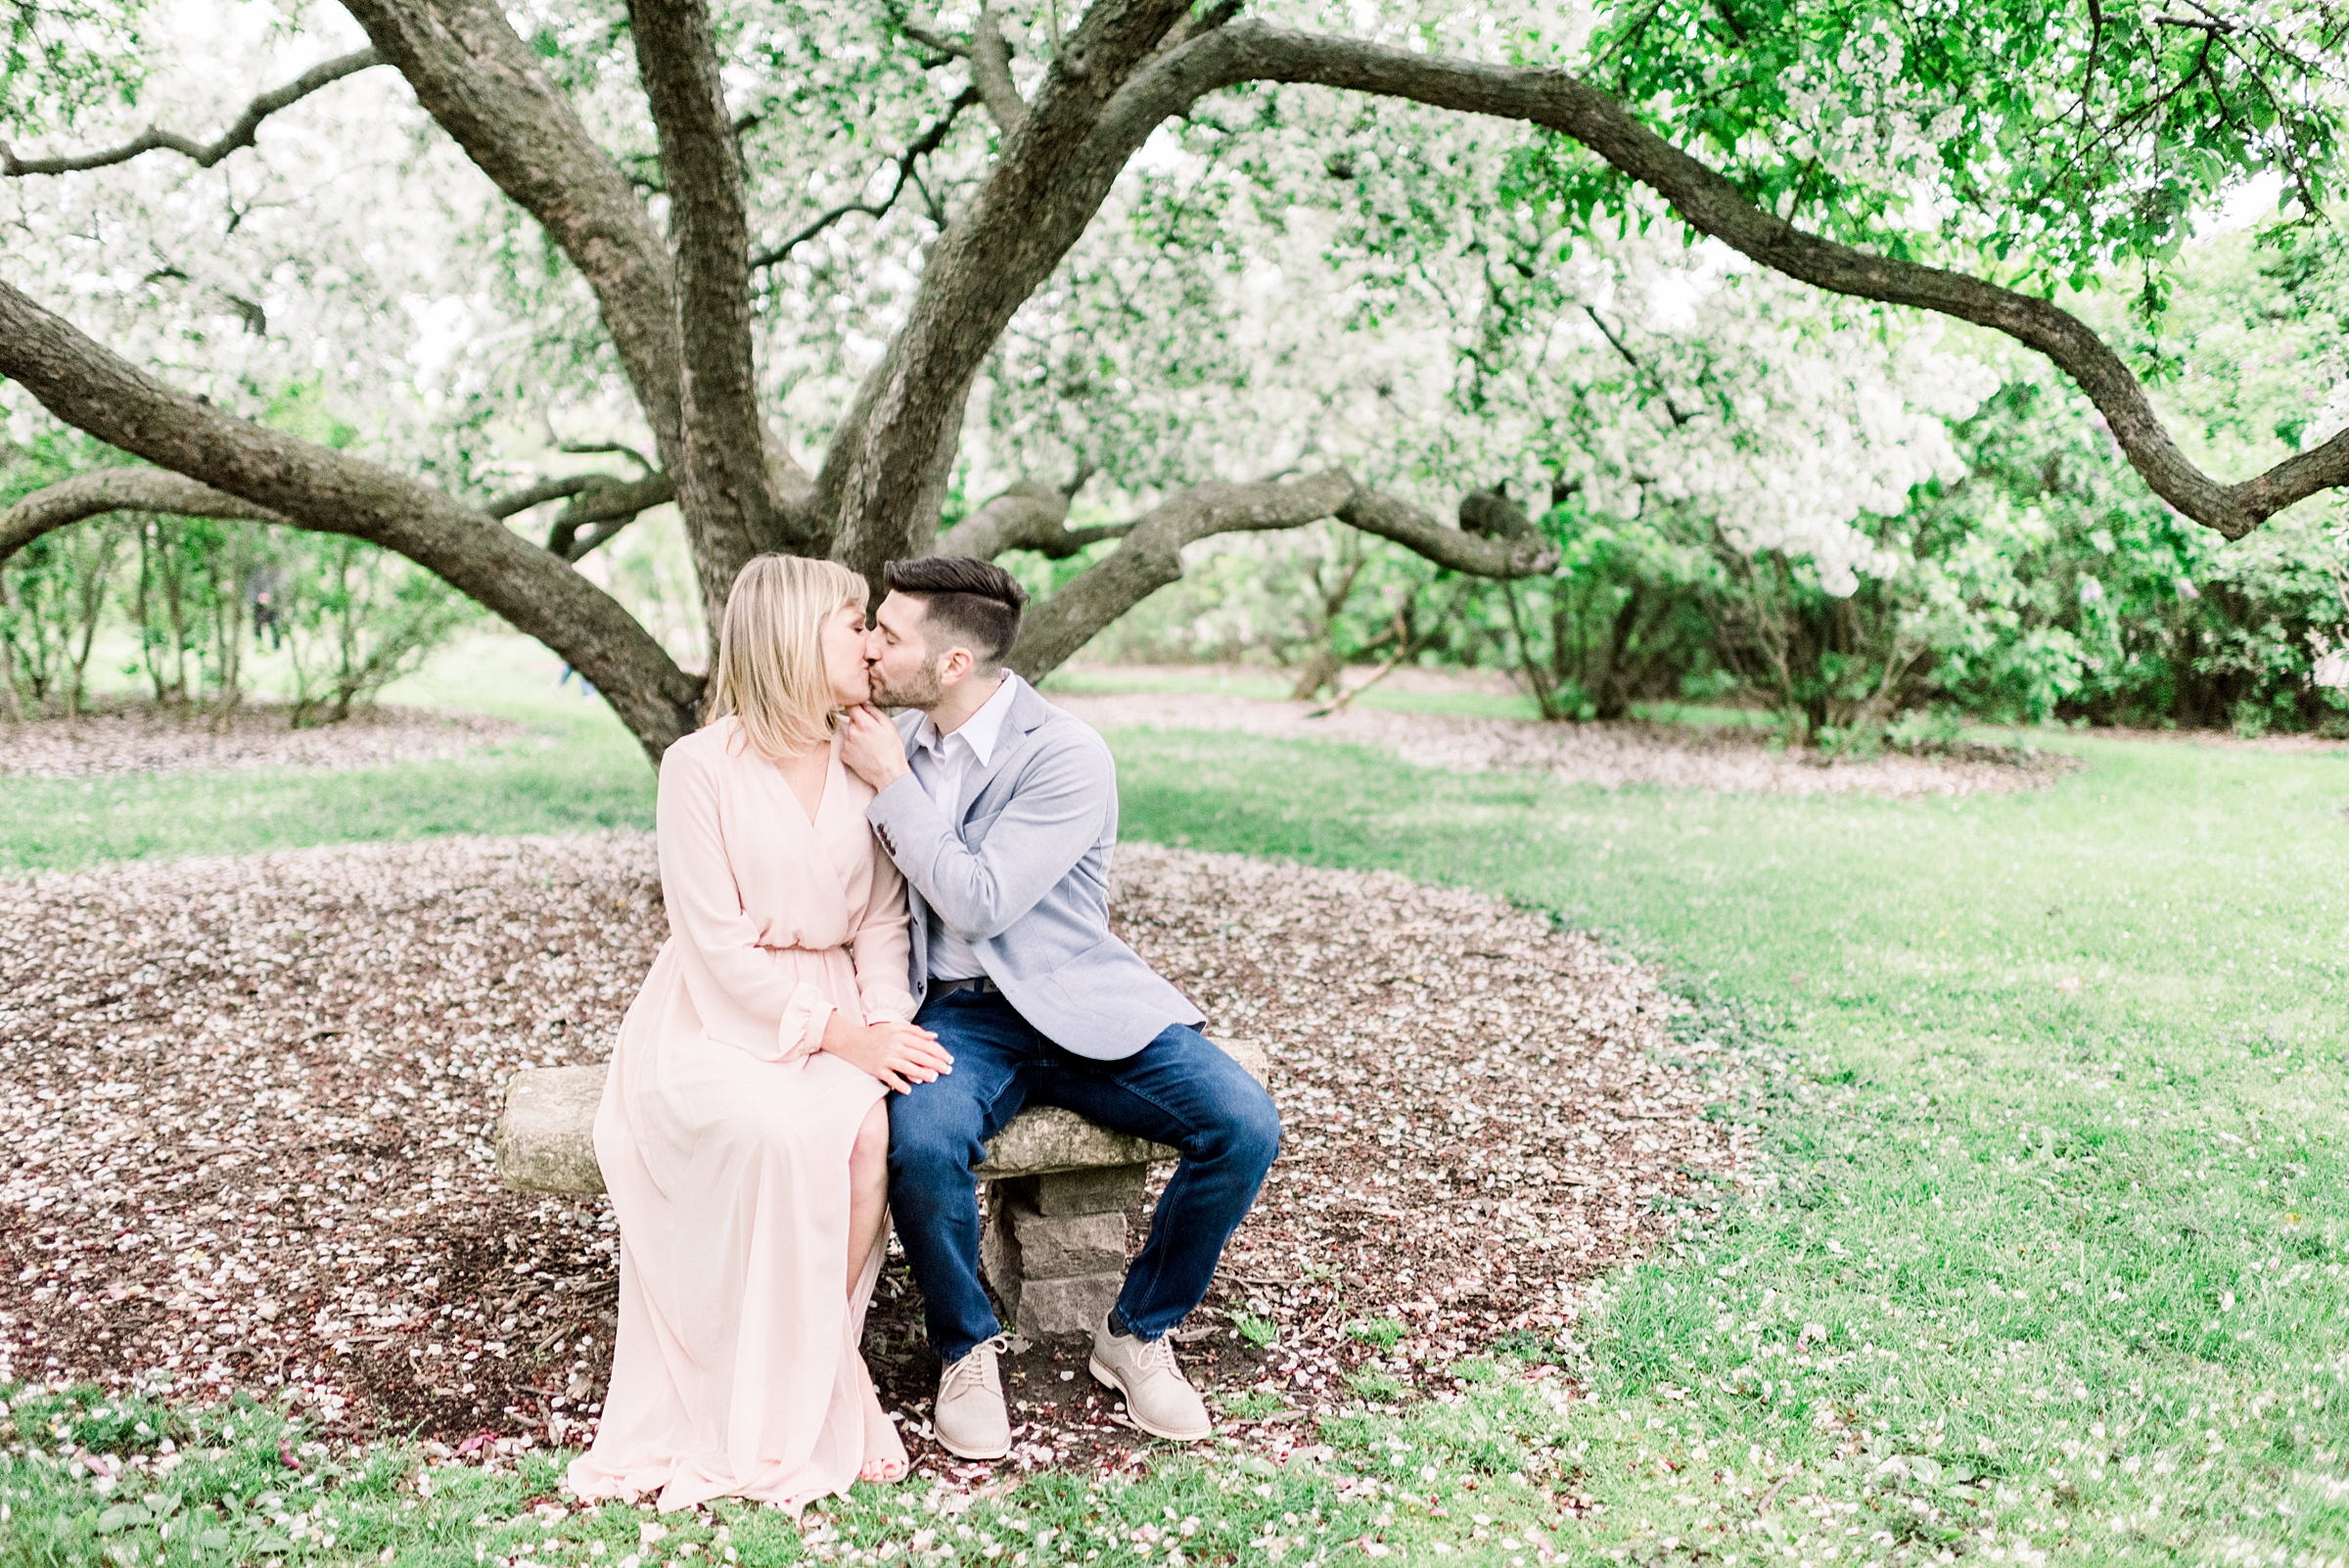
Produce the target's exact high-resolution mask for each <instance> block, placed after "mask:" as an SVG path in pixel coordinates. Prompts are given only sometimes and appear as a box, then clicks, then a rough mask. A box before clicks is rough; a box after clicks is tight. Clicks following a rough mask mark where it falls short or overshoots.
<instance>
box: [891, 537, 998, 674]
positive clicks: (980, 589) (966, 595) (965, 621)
mask: <svg viewBox="0 0 2349 1568" xmlns="http://www.w3.org/2000/svg"><path fill="white" fill-rule="evenodd" d="M881 580H882V581H883V582H885V583H887V584H888V585H889V591H890V592H892V593H901V594H903V595H905V597H906V598H908V599H919V600H921V601H922V603H923V606H924V609H923V612H922V614H923V623H924V625H925V626H935V627H937V628H938V630H939V632H940V633H941V635H939V636H936V637H933V636H931V635H929V633H928V632H927V631H925V632H924V634H923V641H924V642H925V643H926V644H928V646H929V648H930V650H931V651H932V653H934V654H937V653H943V652H944V651H945V650H946V648H948V647H950V646H952V645H953V644H955V643H961V644H962V645H963V646H964V647H966V648H968V649H970V650H971V657H972V658H974V659H976V660H977V661H978V662H979V666H980V668H981V669H993V668H994V667H995V666H997V665H999V664H1001V663H1002V662H1003V656H1004V655H1005V654H1007V653H1009V652H1011V642H1012V639H1013V638H1014V637H1017V636H1018V635H1019V634H1020V606H1021V605H1023V604H1026V603H1027V602H1028V595H1027V594H1025V593H1023V592H1022V591H1021V590H1020V585H1019V584H1018V583H1017V582H1015V581H1013V580H1012V576H1011V574H1010V573H1008V572H1006V571H1004V570H1003V569H1002V568H1001V567H999V566H997V565H995V564H994V563H993V562H992V561H975V560H972V559H971V558H970V557H968V556H958V555H926V556H923V557H921V558H920V559H919V560H914V561H892V562H890V563H889V564H888V565H887V566H885V567H883V568H882V569H881Z"/></svg>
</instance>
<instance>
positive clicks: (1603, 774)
mask: <svg viewBox="0 0 2349 1568" xmlns="http://www.w3.org/2000/svg"><path fill="white" fill-rule="evenodd" d="M1052 701H1053V702H1055V703H1057V704H1058V705H1059V706H1061V707H1063V708H1066V709H1067V710H1069V711H1070V712H1071V713H1073V714H1075V715H1078V716H1079V717H1081V718H1082V719H1083V720H1084V721H1085V722H1086V723H1088V724H1091V725H1092V726H1094V727H1095V728H1096V729H1116V728H1119V727H1121V726H1128V725H1130V726H1136V727H1141V728H1149V729H1210V730H1239V731H1243V732H1245V733H1248V734H1252V735H1267V736H1272V737H1275V738H1278V739H1283V740H1324V741H1338V742H1341V743H1344V744H1346V745H1352V746H1366V747H1369V748H1372V749H1374V750H1377V751H1383V752H1387V753H1390V754H1391V755H1393V756H1395V757H1398V758H1400V759H1402V760H1403V761H1405V762H1409V763H1411V764H1413V765H1415V766H1419V767H1435V768H1443V769H1446V770H1448V771H1451V772H1457V773H1484V772H1492V771H1495V770H1498V769H1523V770H1526V771H1531V772H1544V773H1552V774H1555V775H1556V776H1558V777H1559V778H1565V779H1573V780H1576V781H1578V782H1581V783H1587V784H1601V785H1605V786H1607V787H1609V788H1616V787H1620V786H1622V785H1626V784H1659V785H1664V786H1666V787H1669V788H1673V789H1693V790H1727V791H1736V792H1740V793H1746V794H1770V795H1879V796H1886V797H1889V798H1892V799H1895V800H1915V799H1920V798H1923V797H1926V796H1945V795H1996V794H2009V793H2012V792H2014V791H2017V790H2035V789H2044V788H2045V787H2047V786H2048V785H2050V784H2052V783H2053V782H2055V780H2057V779H2059V778H2061V777H2063V776H2064V775H2065V774H2067V773H2074V772H2078V771H2079V770H2080V769H2081V768H2082V767H2083V766H2085V765H2086V764H2085V763H2083V762H2082V761H2080V760H2079V759H2078V758H2076V757H2071V756H2067V755H2063V754H2059V753H2051V752H2026V751H2021V750H2017V749H2013V748H2005V747H1991V746H1978V745H1965V746H1962V747H1959V748H1958V749H1957V750H1956V751H1954V752H1952V753H1949V754H1946V755H1938V756H1910V755H1908V754H1906V753H1898V752H1887V753H1881V754H1879V755H1877V756H1875V757H1872V758H1869V759H1867V760H1865V761H1821V760H1820V759H1819V757H1818V756H1817V754H1815V753H1810V752H1804V751H1788V750H1785V749H1783V748H1777V749H1773V739H1772V734H1771V732H1770V731H1768V730H1765V729H1761V728H1758V727H1755V726H1750V725H1742V724H1718V725H1700V724H1650V723H1641V722H1635V721H1625V722H1619V723H1590V724H1543V723H1538V722H1535V721H1533V720H1530V719H1522V718H1463V717H1459V716H1456V715H1450V714H1412V713H1397V712H1393V711H1390V710H1387V709H1381V708H1362V707H1349V708H1346V709H1344V710H1342V711H1340V712H1338V713H1334V714H1330V715H1327V716H1325V717H1320V718H1315V717H1313V713H1314V706H1313V705H1312V704H1308V703H1286V702H1261V701H1250V700H1248V699H1246V698H1238V697H1230V696H1224V695H1208V694H1199V693H1187V692H1148V693H1133V694H1128V695H1118V696H1099V695H1091V694H1086V693H1080V692H1055V693H1053V694H1052Z"/></svg>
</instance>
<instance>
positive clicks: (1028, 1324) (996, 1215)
mask: <svg viewBox="0 0 2349 1568" xmlns="http://www.w3.org/2000/svg"><path fill="white" fill-rule="evenodd" d="M1149 1176H1150V1167H1149V1166H1148V1165H1119V1166H1109V1167H1105V1168H1096V1169H1093V1170H1089V1171H1061V1172H1054V1173H1051V1174H1048V1175H1044V1176H1008V1177H1002V1178H998V1179H996V1180H993V1181H990V1182H989V1183H988V1184H987V1228H986V1230H985V1232H984V1234H983V1235H982V1237H981V1241H980V1254H979V1256H980V1267H981V1268H982V1269H984V1270H985V1272H986V1274H987V1282H988V1283H989V1284H990V1285H991V1286H993V1287H994V1291H995V1296H996V1298H997V1299H998V1300H1000V1301H1001V1302H1002V1303H1003V1314H1004V1317H1005V1319H1006V1321H1007V1324H1008V1326H1010V1328H1011V1329H1012V1331H1013V1332H1014V1333H1016V1334H1018V1335H1019V1336H1020V1337H1021V1338H1022V1339H1030V1340H1041V1339H1054V1338H1061V1337H1065V1336H1069V1335H1078V1334H1090V1333H1091V1332H1092V1331H1093V1328H1094V1327H1095V1326H1096V1325H1097V1324H1098V1323H1099V1322H1100V1321H1101V1319H1102V1318H1104V1317H1106V1316H1107V1315H1108V1314H1109V1309H1110V1307H1111V1305H1112V1304H1114V1303H1115V1302H1116V1301H1117V1299H1118V1290H1119V1287H1120V1286H1121V1285H1122V1284H1123V1283H1124V1281H1125V1278H1126V1215H1127V1213H1128V1211H1129V1210H1131V1209H1132V1208H1134V1207H1135V1206H1136V1205H1138V1204H1139V1203H1140V1202H1141V1201H1142V1189H1143V1187H1144V1185H1145V1184H1146V1183H1147V1181H1148V1180H1149Z"/></svg>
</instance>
